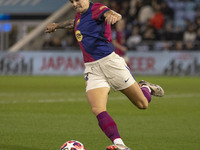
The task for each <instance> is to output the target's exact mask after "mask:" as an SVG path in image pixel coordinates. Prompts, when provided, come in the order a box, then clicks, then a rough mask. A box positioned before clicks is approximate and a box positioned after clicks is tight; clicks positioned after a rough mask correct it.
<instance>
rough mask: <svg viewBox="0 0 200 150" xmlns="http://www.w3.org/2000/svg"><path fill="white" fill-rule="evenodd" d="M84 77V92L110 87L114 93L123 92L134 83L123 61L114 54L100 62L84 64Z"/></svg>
mask: <svg viewBox="0 0 200 150" xmlns="http://www.w3.org/2000/svg"><path fill="white" fill-rule="evenodd" d="M84 77H85V80H86V91H88V90H91V89H96V88H101V87H108V88H110V86H111V87H112V88H113V89H114V90H115V91H117V90H123V89H126V88H128V87H129V86H131V85H132V84H133V83H134V82H135V79H134V78H133V76H132V74H131V73H130V70H129V68H128V66H127V64H126V63H125V61H124V59H123V58H122V57H120V56H119V55H117V54H116V53H115V52H113V53H111V54H110V55H108V56H106V57H104V58H102V59H100V60H97V61H94V62H89V63H85V72H84Z"/></svg>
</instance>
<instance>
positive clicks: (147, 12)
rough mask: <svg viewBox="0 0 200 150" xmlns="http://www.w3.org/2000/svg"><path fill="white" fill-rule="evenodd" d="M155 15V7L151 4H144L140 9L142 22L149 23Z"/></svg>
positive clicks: (139, 16) (139, 17)
mask: <svg viewBox="0 0 200 150" xmlns="http://www.w3.org/2000/svg"><path fill="white" fill-rule="evenodd" d="M153 16H154V10H153V7H152V6H150V5H146V6H143V7H142V8H141V9H140V10H139V14H138V21H139V23H140V24H145V23H147V22H148V21H149V20H150V19H151V18H152V17H153Z"/></svg>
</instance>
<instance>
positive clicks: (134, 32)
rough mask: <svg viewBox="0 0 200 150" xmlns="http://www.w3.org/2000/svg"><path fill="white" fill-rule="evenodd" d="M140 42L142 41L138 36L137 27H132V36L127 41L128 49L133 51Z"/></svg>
mask: <svg viewBox="0 0 200 150" xmlns="http://www.w3.org/2000/svg"><path fill="white" fill-rule="evenodd" d="M141 41H142V37H141V35H140V28H139V27H138V26H133V28H132V34H131V36H129V38H128V39H127V46H128V48H129V49H135V46H137V45H138V44H139V43H140V42H141Z"/></svg>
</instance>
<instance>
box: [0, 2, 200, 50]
mask: <svg viewBox="0 0 200 150" xmlns="http://www.w3.org/2000/svg"><path fill="white" fill-rule="evenodd" d="M49 1H51V0H49ZM61 1H62V2H63V0H61ZM61 1H60V0H59V3H58V2H56V4H57V5H54V6H56V7H57V9H58V7H59V6H61V5H62V3H61ZM64 1H65V0H64ZM2 2H4V3H2ZM9 2H10V3H9ZM26 2H27V3H26V5H25V1H23V0H21V1H20V0H19V1H18V3H16V4H14V3H11V1H8V0H7V1H4V0H2V1H1V2H0V10H1V11H0V13H2V11H6V10H9V9H6V7H7V8H9V7H14V6H16V7H14V8H16V9H13V11H16V10H17V8H20V9H21V10H23V11H26V9H25V8H29V7H31V8H29V10H30V11H31V10H34V9H35V8H37V13H38V14H40V15H42V14H47V15H52V12H55V10H56V9H55V8H54V9H53V8H51V9H50V10H48V11H49V12H48V11H47V10H45V9H44V10H43V9H41V8H45V7H44V6H45V3H44V1H41V0H34V1H26ZM65 2H66V1H65ZM98 2H102V3H104V4H105V5H107V6H108V7H110V8H111V9H113V10H115V11H117V12H119V13H121V14H122V15H123V18H124V19H125V20H126V35H127V36H126V41H127V43H126V45H127V46H128V48H129V50H133V51H163V50H168V51H169V50H170V51H175V50H179V49H180V47H182V49H181V50H200V44H199V43H200V42H199V41H200V40H199V39H200V38H199V37H200V0H152V1H149V0H123V1H121V0H99V1H98ZM51 6H52V5H51ZM23 7H25V8H24V9H22V8H23ZM156 10H157V14H158V15H155V12H156ZM42 11H43V12H42ZM4 13H5V12H4ZM30 14H31V13H30ZM161 15H163V17H164V20H163V22H162V25H161V26H159V28H155V26H154V25H156V27H158V26H157V25H158V23H159V22H158V21H160V19H159V18H156V17H160V16H161ZM73 17H74V14H73V11H72V9H71V10H70V13H69V12H68V13H67V14H66V13H65V14H63V16H62V17H59V18H57V19H56V21H61V20H65V19H67V18H73ZM153 17H154V21H153V19H152V18H153ZM0 18H1V17H0ZM38 18H39V17H38ZM42 19H43V20H45V19H44V18H42ZM42 19H41V18H40V20H39V19H38V20H34V21H33V22H34V23H35V26H34V27H32V28H31V29H27V30H28V31H29V30H33V29H34V28H35V27H36V26H37V25H39V24H40V23H42ZM11 22H12V20H11ZM152 22H154V23H152ZM12 27H13V28H14V26H12ZM0 28H2V27H1V26H0ZM191 28H193V29H191ZM113 29H114V27H113ZM0 30H1V29H0ZM21 30H23V29H21ZM136 30H137V31H136ZM27 33H28V32H27ZM16 34H18V35H16ZM19 34H20V33H16V30H14V29H12V30H11V31H10V32H9V39H12V38H13V39H16V37H18V39H19ZM54 34H56V36H57V38H56V39H55V38H53V37H54V36H50V35H45V34H42V33H40V34H39V37H36V38H35V39H34V40H33V41H34V42H31V43H29V44H27V45H26V46H24V47H23V48H22V50H41V49H44V50H52V49H59V50H68V49H77V50H79V47H78V45H77V43H76V39H75V37H74V35H73V32H70V33H69V32H67V31H66V32H61V31H58V32H57V33H53V35H54ZM134 34H136V35H134ZM0 35H1V36H2V33H1V34H0ZM14 37H15V38H14ZM186 37H189V39H190V41H189V43H188V41H187V40H185V39H187V38H186ZM191 37H192V38H191ZM1 41H2V40H1ZM13 43H15V42H10V43H9V44H8V46H7V47H5V48H4V49H8V47H10V46H12V44H13ZM180 45H181V46H180ZM188 45H190V46H188ZM191 45H192V46H191ZM177 47H178V48H177ZM0 50H1V49H0Z"/></svg>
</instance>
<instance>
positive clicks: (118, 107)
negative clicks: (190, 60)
mask: <svg viewBox="0 0 200 150" xmlns="http://www.w3.org/2000/svg"><path fill="white" fill-rule="evenodd" d="M141 79H144V80H147V81H149V82H152V83H158V84H160V85H162V86H163V88H164V89H165V97H163V98H156V97H153V98H152V102H151V103H150V105H149V108H148V109H147V110H139V109H137V108H136V107H135V106H134V105H132V104H131V103H130V102H129V100H127V98H126V97H125V96H124V95H122V94H121V93H120V92H113V91H112V90H111V93H110V95H109V100H108V112H109V113H110V115H111V116H112V117H113V119H114V120H115V121H116V123H117V125H118V129H119V132H120V134H121V136H122V138H123V139H124V142H125V143H126V144H127V145H128V146H129V147H130V148H131V149H132V150H199V149H200V144H199V139H200V86H199V85H200V78H199V77H139V76H136V80H137V81H140V80H141ZM71 139H74V140H78V141H81V142H82V143H83V144H84V145H85V147H86V150H104V149H105V147H106V146H107V145H110V144H111V142H110V141H109V140H108V139H107V137H106V136H105V135H104V134H103V133H102V132H101V130H100V128H99V127H98V123H97V120H96V118H95V117H94V116H93V114H92V113H91V110H90V106H89V105H88V102H87V100H86V96H85V81H84V79H83V77H58V76H56V77H46V76H45V77H43V76H36V77H32V76H23V77H21V76H19V77H12V76H0V150H13V149H14V150H59V149H60V147H61V145H62V144H63V143H64V142H66V141H68V140H71Z"/></svg>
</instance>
